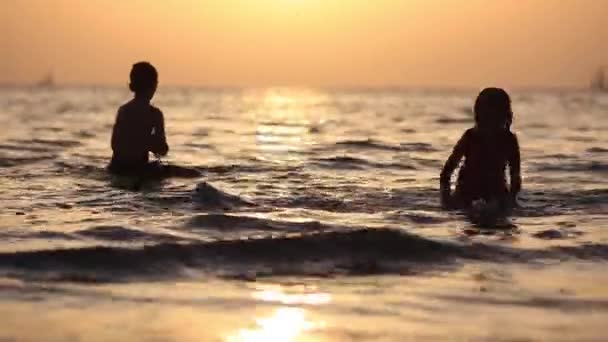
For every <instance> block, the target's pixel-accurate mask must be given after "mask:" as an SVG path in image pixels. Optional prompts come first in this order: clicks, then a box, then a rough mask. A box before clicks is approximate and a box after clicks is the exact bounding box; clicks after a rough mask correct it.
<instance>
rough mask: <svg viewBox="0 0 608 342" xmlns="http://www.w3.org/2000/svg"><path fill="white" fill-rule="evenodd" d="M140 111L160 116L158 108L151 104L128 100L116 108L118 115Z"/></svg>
mask: <svg viewBox="0 0 608 342" xmlns="http://www.w3.org/2000/svg"><path fill="white" fill-rule="evenodd" d="M141 111H150V112H152V113H154V114H161V115H162V112H161V110H160V109H158V107H155V106H153V105H152V104H142V103H141V102H138V101H135V100H134V99H133V100H129V101H128V102H126V103H125V104H123V105H122V106H120V107H118V113H129V112H141Z"/></svg>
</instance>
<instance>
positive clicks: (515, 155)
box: [509, 134, 521, 200]
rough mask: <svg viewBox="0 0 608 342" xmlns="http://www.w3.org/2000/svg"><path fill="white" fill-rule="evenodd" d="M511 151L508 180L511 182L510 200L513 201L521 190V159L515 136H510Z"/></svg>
mask: <svg viewBox="0 0 608 342" xmlns="http://www.w3.org/2000/svg"><path fill="white" fill-rule="evenodd" d="M512 137H513V138H512V142H511V151H510V153H509V178H510V181H511V190H510V194H511V199H512V200H515V199H516V198H517V194H518V193H519V191H520V190H521V157H520V152H519V142H518V141H517V136H516V135H515V134H513V135H512Z"/></svg>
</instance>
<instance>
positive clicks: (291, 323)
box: [227, 307, 325, 342]
mask: <svg viewBox="0 0 608 342" xmlns="http://www.w3.org/2000/svg"><path fill="white" fill-rule="evenodd" d="M324 325H325V324H324V322H315V321H312V320H310V319H308V318H307V316H306V310H304V309H300V308H293V307H281V308H279V309H277V310H276V311H275V312H274V314H272V315H270V316H267V317H262V318H257V319H255V327H254V328H251V329H241V330H239V331H238V332H237V333H236V334H235V335H233V336H230V337H228V339H227V341H228V342H237V341H239V342H240V341H243V342H258V341H259V342H261V341H264V342H266V341H285V342H289V341H296V340H299V339H301V338H302V334H303V333H305V332H308V331H312V330H316V329H320V328H323V326H324Z"/></svg>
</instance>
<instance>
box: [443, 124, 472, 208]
mask: <svg viewBox="0 0 608 342" xmlns="http://www.w3.org/2000/svg"><path fill="white" fill-rule="evenodd" d="M467 132H468V131H467ZM467 132H465V133H464V134H463V135H462V137H461V138H460V140H458V142H457V143H456V146H454V149H453V151H452V154H451V155H450V157H449V158H448V160H447V161H446V162H445V165H444V166H443V169H442V170H441V176H440V178H439V186H440V192H441V203H442V204H443V205H444V206H447V207H449V206H450V204H451V203H450V202H451V196H452V190H451V185H450V181H451V178H452V173H454V170H456V168H457V167H458V164H459V163H460V160H461V159H462V157H463V156H464V153H465V146H466V143H467V140H468V134H467Z"/></svg>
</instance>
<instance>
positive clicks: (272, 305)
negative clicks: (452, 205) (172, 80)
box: [0, 87, 608, 341]
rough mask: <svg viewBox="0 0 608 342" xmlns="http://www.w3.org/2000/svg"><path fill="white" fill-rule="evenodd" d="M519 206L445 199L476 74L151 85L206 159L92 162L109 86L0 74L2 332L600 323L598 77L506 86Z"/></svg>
mask: <svg viewBox="0 0 608 342" xmlns="http://www.w3.org/2000/svg"><path fill="white" fill-rule="evenodd" d="M512 95H513V102H514V110H515V123H514V130H515V131H516V132H517V134H518V136H519V139H520V144H521V146H522V159H523V176H524V190H523V192H522V194H521V198H520V204H521V206H522V208H521V209H519V210H517V211H516V213H515V215H514V217H513V218H512V219H511V223H512V224H513V227H511V228H502V229H478V228H476V227H474V226H473V225H471V224H470V223H468V222H467V220H466V218H465V217H464V216H463V215H461V214H459V213H457V212H446V211H442V210H441V209H440V207H439V201H438V175H439V171H440V168H441V166H442V164H443V161H444V160H445V158H447V156H448V155H449V152H450V150H451V148H452V146H453V144H454V143H455V142H456V140H457V139H458V138H459V136H460V134H462V132H463V131H464V130H465V129H466V128H468V127H470V126H471V121H472V115H471V113H470V108H471V105H472V102H473V100H474V97H475V96H476V91H474V90H472V91H423V90H395V89H392V90H350V91H336V90H309V89H252V90H212V89H194V88H179V89H178V88H175V89H173V88H168V87H164V88H163V87H161V89H159V93H158V95H157V97H156V98H155V100H154V102H155V104H156V105H157V106H158V107H160V108H161V109H162V110H163V112H164V113H165V120H166V126H167V134H168V140H169V144H170V145H171V152H170V155H169V157H168V158H167V159H166V160H163V162H165V163H172V164H180V165H188V166H193V167H197V168H199V169H200V170H201V171H202V172H203V177H201V178H200V179H172V180H167V181H164V182H162V183H155V184H153V183H146V184H142V185H141V186H138V189H137V190H134V189H133V188H134V187H133V184H132V182H130V181H126V180H124V179H122V180H121V179H112V178H110V177H109V176H108V175H107V174H106V173H105V171H104V167H105V165H106V163H107V161H108V159H109V156H110V153H111V151H110V148H109V139H110V134H111V129H112V124H113V120H114V115H115V112H116V109H117V108H118V106H119V105H120V104H121V103H123V102H126V101H127V100H128V99H129V96H130V95H129V93H128V92H127V91H126V90H123V89H120V88H57V89H26V88H3V89H0V176H1V178H0V184H1V190H2V191H1V192H0V204H1V208H2V210H1V211H0V314H1V315H2V317H4V318H3V323H2V324H1V326H0V340H13V339H14V340H26V341H27V340H56V341H61V340H70V341H76V340H83V341H84V340H86V341H96V340H98V341H109V340H129V341H133V340H154V341H159V340H160V341H172V340H174V341H351V340H352V341H364V340H374V341H404V340H421V339H427V340H473V341H515V340H517V341H526V340H552V341H574V340H576V341H585V340H587V341H601V340H603V339H604V338H605V323H606V322H607V321H608V275H607V274H606V266H608V265H607V261H608V230H607V229H608V182H607V181H606V177H607V176H608V134H606V132H608V96H607V95H602V94H591V93H589V92H585V91H514V92H513V94H512Z"/></svg>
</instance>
